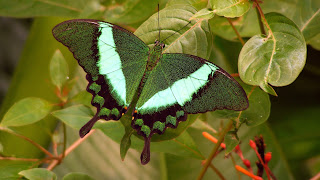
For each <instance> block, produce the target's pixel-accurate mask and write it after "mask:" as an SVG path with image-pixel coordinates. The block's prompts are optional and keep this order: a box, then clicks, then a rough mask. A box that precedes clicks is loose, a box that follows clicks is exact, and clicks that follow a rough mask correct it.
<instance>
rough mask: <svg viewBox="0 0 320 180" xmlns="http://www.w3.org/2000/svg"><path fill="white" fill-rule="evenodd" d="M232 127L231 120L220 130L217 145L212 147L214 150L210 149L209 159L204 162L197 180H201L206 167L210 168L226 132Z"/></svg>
mask: <svg viewBox="0 0 320 180" xmlns="http://www.w3.org/2000/svg"><path fill="white" fill-rule="evenodd" d="M232 125H233V120H229V122H228V124H227V126H226V127H225V128H224V129H223V130H222V132H221V134H220V137H219V139H218V142H217V144H216V145H215V146H214V148H213V149H212V151H211V154H210V156H209V158H208V159H207V160H206V163H205V164H204V166H203V168H202V170H201V172H200V174H199V176H198V178H197V179H198V180H201V179H202V178H203V176H204V174H205V173H206V171H207V169H208V167H209V166H210V164H211V161H212V159H213V158H214V157H215V155H216V153H217V151H218V149H219V147H220V144H221V143H222V141H223V139H224V136H225V135H226V134H227V132H228V131H229V130H230V129H231V128H232Z"/></svg>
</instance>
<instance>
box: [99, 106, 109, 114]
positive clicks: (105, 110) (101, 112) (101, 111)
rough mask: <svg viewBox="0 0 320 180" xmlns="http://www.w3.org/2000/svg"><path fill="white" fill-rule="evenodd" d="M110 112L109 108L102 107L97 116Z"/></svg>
mask: <svg viewBox="0 0 320 180" xmlns="http://www.w3.org/2000/svg"><path fill="white" fill-rule="evenodd" d="M110 113H111V110H110V109H108V108H102V109H101V110H100V112H99V116H109V115H110Z"/></svg>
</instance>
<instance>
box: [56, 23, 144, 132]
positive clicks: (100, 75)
mask: <svg viewBox="0 0 320 180" xmlns="http://www.w3.org/2000/svg"><path fill="white" fill-rule="evenodd" d="M52 32H53V35H54V37H55V38H56V39H57V40H58V41H59V42H61V43H62V44H64V45H65V46H67V47H68V48H69V50H70V51H71V52H72V53H73V55H74V57H75V59H77V60H78V63H79V65H80V66H81V67H82V68H83V69H84V71H85V72H86V73H87V76H86V79H87V80H88V82H89V84H88V86H87V91H88V92H90V93H91V94H92V95H93V98H92V101H91V103H92V105H93V106H95V107H96V108H97V113H96V114H95V116H94V117H93V118H92V119H91V120H90V121H89V122H88V123H87V124H85V125H84V126H83V127H82V128H81V129H80V132H79V134H80V136H81V137H83V136H85V134H87V133H88V132H89V131H90V130H91V128H92V126H93V125H94V123H95V122H96V121H97V120H99V119H105V120H110V119H113V120H118V119H120V117H121V116H122V114H123V113H125V112H126V111H127V109H128V106H129V105H130V104H131V102H132V100H133V96H134V94H135V92H136V90H137V88H138V86H139V83H140V81H141V78H142V76H143V73H144V70H145V66H146V63H147V57H148V50H149V48H148V47H147V46H146V45H145V44H144V42H142V41H141V40H140V39H139V38H138V37H136V36H135V35H134V34H132V33H131V32H129V31H127V30H125V29H123V28H121V27H119V26H116V25H114V24H111V23H107V22H103V21H97V20H86V19H76V20H70V21H65V22H63V23H61V24H58V25H57V26H56V27H54V28H53V30H52ZM132 72H135V73H132Z"/></svg>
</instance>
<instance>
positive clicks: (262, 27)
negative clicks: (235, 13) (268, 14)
mask: <svg viewBox="0 0 320 180" xmlns="http://www.w3.org/2000/svg"><path fill="white" fill-rule="evenodd" d="M256 12H257V16H258V21H259V27H260V32H261V34H264V35H266V30H265V29H264V26H263V23H262V20H261V16H260V13H259V9H258V8H256Z"/></svg>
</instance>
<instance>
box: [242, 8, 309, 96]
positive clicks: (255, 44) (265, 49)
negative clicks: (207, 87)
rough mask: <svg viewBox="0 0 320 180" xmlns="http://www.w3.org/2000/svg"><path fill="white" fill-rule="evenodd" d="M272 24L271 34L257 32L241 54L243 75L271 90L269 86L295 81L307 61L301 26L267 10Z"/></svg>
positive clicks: (247, 80)
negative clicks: (263, 34) (265, 35)
mask: <svg viewBox="0 0 320 180" xmlns="http://www.w3.org/2000/svg"><path fill="white" fill-rule="evenodd" d="M266 19H267V22H268V24H269V26H270V28H271V31H270V32H269V34H268V37H264V36H262V35H256V36H254V37H252V38H251V39H250V40H249V41H247V43H246V44H245V45H244V46H243V48H242V50H241V52H240V55H239V63H238V67H239V74H240V77H241V79H242V80H243V81H244V82H245V83H247V84H251V85H258V86H260V87H261V88H262V89H263V90H265V91H266V92H268V93H270V94H274V93H273V89H272V88H271V87H270V86H269V84H270V85H273V86H286V85H289V84H291V83H292V82H293V81H294V80H295V79H296V78H297V77H298V75H299V74H300V72H301V71H302V69H303V67H304V65H305V62H306V44H305V41H304V38H303V36H302V34H301V32H300V30H299V29H298V27H297V26H296V25H295V24H294V22H292V21H291V20H290V19H288V18H286V17H285V16H283V15H281V14H278V13H269V14H266Z"/></svg>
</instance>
